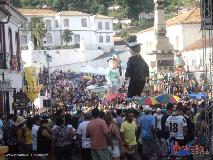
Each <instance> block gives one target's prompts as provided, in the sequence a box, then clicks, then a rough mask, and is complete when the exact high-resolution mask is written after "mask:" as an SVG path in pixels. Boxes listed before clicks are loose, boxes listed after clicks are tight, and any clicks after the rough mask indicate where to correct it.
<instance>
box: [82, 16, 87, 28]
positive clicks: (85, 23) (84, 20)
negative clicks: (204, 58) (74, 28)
mask: <svg viewBox="0 0 213 160" xmlns="http://www.w3.org/2000/svg"><path fill="white" fill-rule="evenodd" d="M81 27H87V19H86V18H82V19H81Z"/></svg>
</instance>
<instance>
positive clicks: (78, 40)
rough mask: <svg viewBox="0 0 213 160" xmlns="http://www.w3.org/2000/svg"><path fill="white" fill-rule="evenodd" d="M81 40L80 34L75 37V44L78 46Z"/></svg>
mask: <svg viewBox="0 0 213 160" xmlns="http://www.w3.org/2000/svg"><path fill="white" fill-rule="evenodd" d="M80 38H81V37H80V34H75V35H74V42H75V44H76V43H80V40H81V39H80Z"/></svg>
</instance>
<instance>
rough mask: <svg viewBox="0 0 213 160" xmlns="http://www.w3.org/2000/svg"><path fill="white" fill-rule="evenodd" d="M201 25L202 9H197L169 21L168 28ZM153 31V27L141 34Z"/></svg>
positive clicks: (167, 22)
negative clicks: (181, 25) (180, 25)
mask: <svg viewBox="0 0 213 160" xmlns="http://www.w3.org/2000/svg"><path fill="white" fill-rule="evenodd" d="M200 23H201V15H200V8H198V7H195V8H193V9H191V10H190V11H188V12H185V13H182V14H179V15H177V16H175V17H173V18H171V19H169V20H167V21H166V26H172V25H178V24H200ZM153 30H154V27H151V28H148V29H146V30H143V31H141V32H140V33H144V32H148V31H153Z"/></svg>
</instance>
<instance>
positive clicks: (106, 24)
mask: <svg viewBox="0 0 213 160" xmlns="http://www.w3.org/2000/svg"><path fill="white" fill-rule="evenodd" d="M105 29H106V30H109V22H105Z"/></svg>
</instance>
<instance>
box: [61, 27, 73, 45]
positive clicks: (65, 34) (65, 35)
mask: <svg viewBox="0 0 213 160" xmlns="http://www.w3.org/2000/svg"><path fill="white" fill-rule="evenodd" d="M72 35H73V32H72V31H71V30H69V29H65V30H64V32H63V39H64V41H65V42H66V45H67V44H68V43H69V42H72Z"/></svg>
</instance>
